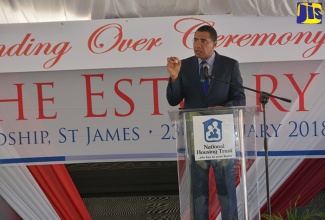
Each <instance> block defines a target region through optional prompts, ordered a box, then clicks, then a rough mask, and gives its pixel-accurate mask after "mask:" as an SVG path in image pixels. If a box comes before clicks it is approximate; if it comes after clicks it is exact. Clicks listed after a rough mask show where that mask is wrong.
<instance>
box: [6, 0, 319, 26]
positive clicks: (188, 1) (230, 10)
mask: <svg viewBox="0 0 325 220" xmlns="http://www.w3.org/2000/svg"><path fill="white" fill-rule="evenodd" d="M297 2H301V1H297V0H240V1H239V0H164V1H161V0H132V1H131V0H0V7H1V9H0V24H1V23H2V24H5V23H27V22H51V21H73V20H93V19H110V18H138V17H164V16H186V15H223V14H232V15H234V16H296V7H297ZM306 2H307V1H306ZM308 2H322V3H323V7H324V6H325V0H318V1H317V0H314V1H308ZM323 14H324V9H323Z"/></svg>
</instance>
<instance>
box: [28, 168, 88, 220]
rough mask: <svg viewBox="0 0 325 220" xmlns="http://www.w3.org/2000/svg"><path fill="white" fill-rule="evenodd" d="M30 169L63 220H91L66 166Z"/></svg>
mask: <svg viewBox="0 0 325 220" xmlns="http://www.w3.org/2000/svg"><path fill="white" fill-rule="evenodd" d="M28 169H29V170H30V172H31V173H32V175H33V176H34V178H35V180H36V181H37V183H38V184H39V186H40V187H41V189H42V190H43V192H44V193H45V195H46V196H47V198H48V199H49V201H50V202H51V204H52V206H53V207H54V209H55V211H56V212H57V214H58V215H59V216H60V218H61V219H62V220H68V219H72V220H76V219H84V220H88V219H89V220H90V219H91V217H90V215H89V212H88V210H87V208H86V206H85V204H84V202H83V201H82V199H81V197H80V194H79V192H78V191H77V189H76V187H75V185H74V183H73V181H72V179H71V177H70V175H69V173H68V171H67V169H66V167H65V166H64V165H62V164H56V165H37V166H28Z"/></svg>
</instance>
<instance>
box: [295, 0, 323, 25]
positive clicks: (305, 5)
mask: <svg viewBox="0 0 325 220" xmlns="http://www.w3.org/2000/svg"><path fill="white" fill-rule="evenodd" d="M322 12H323V9H322V3H316V2H298V3H297V23H298V24H321V23H322Z"/></svg>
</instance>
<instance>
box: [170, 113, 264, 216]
mask: <svg viewBox="0 0 325 220" xmlns="http://www.w3.org/2000/svg"><path fill="white" fill-rule="evenodd" d="M256 115H257V107H229V108H228V107H227V108H225V107H224V108H208V109H206V108H205V109H183V110H175V111H169V116H170V119H171V120H172V121H173V123H174V127H175V130H176V137H177V138H176V145H177V146H176V149H177V165H178V183H179V198H180V216H181V219H182V220H208V219H222V220H226V219H245V220H254V219H260V213H259V198H258V180H257V166H256V162H255V161H256V159H257V153H256V142H255V139H256V133H255V131H256V129H255V117H256Z"/></svg>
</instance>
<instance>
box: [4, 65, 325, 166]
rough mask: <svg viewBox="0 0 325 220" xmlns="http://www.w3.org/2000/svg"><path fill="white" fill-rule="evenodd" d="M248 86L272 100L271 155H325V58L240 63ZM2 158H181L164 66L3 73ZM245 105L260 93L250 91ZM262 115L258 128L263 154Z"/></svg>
mask: <svg viewBox="0 0 325 220" xmlns="http://www.w3.org/2000/svg"><path fill="white" fill-rule="evenodd" d="M240 68H241V71H242V75H243V78H244V82H245V86H247V87H250V88H253V89H257V90H262V91H265V92H270V93H272V94H274V95H277V96H280V97H285V98H288V99H291V100H292V103H286V102H282V101H279V100H275V99H273V98H270V100H269V102H268V104H267V108H266V119H267V126H268V130H267V134H268V141H269V150H270V156H271V157H272V156H286V157H295V156H298V157H323V156H324V155H325V151H324V145H325V141H324V140H325V139H324V136H325V118H324V112H325V104H324V102H323V101H322V100H323V94H324V93H325V87H324V86H323V82H325V61H296V62H268V63H249V64H248V63H247V64H240ZM1 77H2V80H1V81H0V91H1V92H0V120H1V121H0V125H1V132H0V155H1V159H0V163H1V164H11V163H22V162H28V163H41V162H45V163H48V162H50V163H55V162H56V161H57V162H62V161H64V162H67V163H71V162H83V161H130V160H176V149H175V148H176V143H175V137H176V135H175V133H174V127H173V125H172V122H170V119H169V116H168V110H176V109H177V108H178V107H173V108H172V107H170V106H169V105H168V103H167V101H166V97H165V93H166V86H167V77H168V73H167V70H166V68H165V67H146V68H123V69H102V70H75V71H51V72H30V73H6V74H5V73H3V74H1ZM246 96H247V106H254V105H257V104H258V95H256V94H255V93H254V92H251V91H246ZM261 116H262V114H260V117H259V118H258V121H257V126H256V127H252V126H251V125H245V135H247V136H249V135H251V134H252V132H253V131H256V137H257V144H258V150H259V155H263V153H264V150H263V125H262V117H261Z"/></svg>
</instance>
